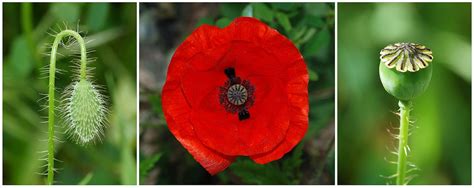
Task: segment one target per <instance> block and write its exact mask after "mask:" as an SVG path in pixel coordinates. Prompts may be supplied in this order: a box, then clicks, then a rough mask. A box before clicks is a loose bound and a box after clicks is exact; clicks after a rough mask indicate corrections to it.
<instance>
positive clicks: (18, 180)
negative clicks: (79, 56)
mask: <svg viewBox="0 0 474 188" xmlns="http://www.w3.org/2000/svg"><path fill="white" fill-rule="evenodd" d="M63 23H66V24H67V25H69V26H70V28H74V29H75V28H76V26H77V25H79V26H80V30H81V31H84V32H85V33H87V37H88V39H89V40H91V42H90V43H89V44H88V49H89V50H94V52H93V53H92V55H89V57H96V58H97V61H96V62H93V63H91V64H89V67H94V68H95V70H94V71H93V72H92V74H91V75H93V79H94V80H95V82H96V84H98V85H101V86H103V87H104V94H105V95H106V96H108V97H109V99H108V109H109V110H110V114H109V116H108V121H109V126H108V128H107V129H106V131H105V137H104V138H103V139H102V142H101V143H100V142H99V143H96V144H94V145H91V146H88V147H81V146H79V145H76V144H74V142H72V141H71V140H68V139H67V137H66V135H64V134H61V133H59V132H61V131H63V130H64V129H63V127H62V126H60V125H57V126H56V130H57V132H56V133H57V134H56V137H58V138H59V139H60V140H61V141H63V142H61V143H57V144H56V158H57V159H58V161H60V162H56V166H55V167H56V168H59V171H58V172H57V173H56V176H55V181H56V182H57V184H79V183H86V184H136V126H135V125H136V110H137V109H136V98H137V97H136V4H135V3H128V4H126V3H113V4H108V3H87V4H82V3H81V4H79V3H34V4H30V3H21V4H19V3H4V4H3V58H4V59H3V183H4V184H44V183H45V176H41V175H39V173H42V172H44V171H45V170H46V169H45V167H44V166H43V165H45V162H44V161H40V160H39V158H40V157H41V155H42V153H38V152H41V151H45V150H46V147H47V142H46V141H45V139H46V138H47V134H46V131H47V124H46V123H42V122H43V121H46V117H47V111H46V110H43V111H40V109H41V105H43V104H44V103H45V101H38V100H39V99H40V98H41V97H42V95H40V94H45V93H47V91H48V90H47V89H48V79H47V78H43V77H47V75H44V74H40V69H41V68H43V67H46V66H47V64H48V63H49V56H46V55H43V54H44V53H48V52H47V51H46V50H47V48H46V44H48V43H49V44H50V43H52V41H53V38H52V37H51V36H49V35H48V34H47V32H50V33H52V30H55V31H58V30H59V27H61V28H64V25H63ZM50 29H52V30H50ZM83 35H84V34H83ZM60 52H62V53H63V54H66V56H58V58H59V59H58V61H57V68H59V69H62V70H65V71H66V72H64V73H63V74H56V86H57V88H56V89H57V92H56V99H57V100H59V97H60V94H61V91H62V90H64V88H65V87H66V86H67V85H69V84H70V83H71V78H72V72H73V70H72V68H71V67H70V66H71V65H72V64H71V62H70V60H71V59H72V58H70V56H67V54H69V52H67V51H64V50H60ZM56 106H58V105H56ZM56 119H58V118H56Z"/></svg>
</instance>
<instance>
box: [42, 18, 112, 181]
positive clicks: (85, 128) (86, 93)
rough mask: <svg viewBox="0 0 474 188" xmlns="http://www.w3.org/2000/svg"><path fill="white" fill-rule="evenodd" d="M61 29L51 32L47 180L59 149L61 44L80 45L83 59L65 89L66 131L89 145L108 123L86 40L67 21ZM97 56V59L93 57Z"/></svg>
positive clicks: (63, 114) (63, 112)
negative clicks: (57, 93)
mask: <svg viewBox="0 0 474 188" xmlns="http://www.w3.org/2000/svg"><path fill="white" fill-rule="evenodd" d="M58 28H59V31H57V32H56V31H55V30H54V29H51V30H52V31H53V33H48V34H50V35H51V36H53V37H54V41H53V43H52V45H51V46H50V48H51V53H50V54H48V55H49V56H50V62H49V66H48V67H47V68H48V69H46V70H47V71H48V73H49V74H48V77H49V85H48V87H49V89H48V95H47V99H48V106H47V109H48V121H47V122H48V150H47V183H48V184H50V185H51V184H53V183H54V172H55V171H56V169H55V168H54V162H55V160H56V159H55V158H54V152H55V147H54V146H55V141H57V139H56V138H55V117H56V113H55V112H56V107H55V91H56V88H55V79H56V78H55V74H56V72H58V70H57V69H56V59H57V55H58V54H59V55H61V54H60V53H59V52H58V48H59V47H64V48H66V49H71V48H74V47H76V46H78V47H79V51H78V52H79V59H75V60H73V62H74V63H75V66H73V69H74V72H76V76H75V78H74V79H73V81H72V83H71V84H70V86H68V87H67V88H66V89H64V90H63V97H62V98H61V101H60V102H61V105H60V106H59V108H60V116H61V117H62V118H61V120H62V121H63V122H64V125H65V126H66V133H67V134H68V135H69V137H70V138H72V139H73V140H74V141H75V142H76V143H78V144H80V145H87V144H90V143H94V140H96V139H99V140H100V137H101V136H103V134H104V133H103V131H104V129H105V126H106V124H107V122H106V121H107V120H106V115H107V113H108V111H107V108H106V97H105V96H103V95H102V94H101V91H100V87H99V86H96V85H95V84H94V83H93V81H92V77H91V74H90V72H91V69H89V68H88V67H87V64H88V62H89V61H90V60H91V59H90V58H87V55H88V53H89V52H88V51H87V49H86V41H85V40H84V37H82V36H81V34H80V32H79V31H78V29H77V30H71V29H69V28H68V27H67V26H66V24H64V28H61V26H58ZM92 60H94V59H92Z"/></svg>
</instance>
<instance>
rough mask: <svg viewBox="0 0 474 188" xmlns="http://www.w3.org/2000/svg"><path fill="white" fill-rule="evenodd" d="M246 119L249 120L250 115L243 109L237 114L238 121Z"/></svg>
mask: <svg viewBox="0 0 474 188" xmlns="http://www.w3.org/2000/svg"><path fill="white" fill-rule="evenodd" d="M248 118H250V113H249V111H247V110H245V109H244V110H242V111H240V112H239V120H240V121H242V120H246V119H248Z"/></svg>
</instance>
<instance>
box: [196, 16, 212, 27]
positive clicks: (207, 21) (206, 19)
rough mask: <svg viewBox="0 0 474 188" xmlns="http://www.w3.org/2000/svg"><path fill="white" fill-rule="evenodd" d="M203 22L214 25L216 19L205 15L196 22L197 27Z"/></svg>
mask: <svg viewBox="0 0 474 188" xmlns="http://www.w3.org/2000/svg"><path fill="white" fill-rule="evenodd" d="M202 24H208V25H214V21H213V20H212V19H211V18H206V17H204V18H201V19H200V20H199V21H198V23H197V24H196V27H199V26H201V25H202Z"/></svg>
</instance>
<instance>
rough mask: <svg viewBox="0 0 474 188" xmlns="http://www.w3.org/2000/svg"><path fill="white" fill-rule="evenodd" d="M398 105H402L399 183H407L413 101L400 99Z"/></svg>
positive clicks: (398, 166)
mask: <svg viewBox="0 0 474 188" xmlns="http://www.w3.org/2000/svg"><path fill="white" fill-rule="evenodd" d="M398 106H399V107H400V132H399V135H398V141H399V143H398V163H397V174H398V176H397V185H405V175H406V166H407V155H408V129H409V125H410V121H409V118H410V110H411V108H412V103H411V101H399V102H398Z"/></svg>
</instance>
